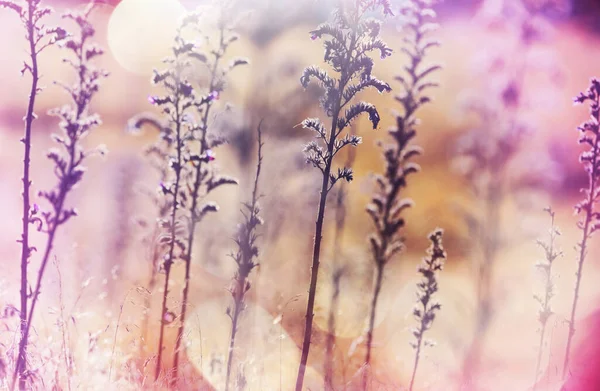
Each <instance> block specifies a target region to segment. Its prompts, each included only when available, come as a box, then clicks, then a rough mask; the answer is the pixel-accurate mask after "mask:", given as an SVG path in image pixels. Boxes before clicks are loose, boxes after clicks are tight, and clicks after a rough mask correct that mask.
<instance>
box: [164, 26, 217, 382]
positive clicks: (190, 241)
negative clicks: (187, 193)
mask: <svg viewBox="0 0 600 391" xmlns="http://www.w3.org/2000/svg"><path fill="white" fill-rule="evenodd" d="M224 39H225V30H224V27H223V26H221V29H220V38H219V48H221V47H222V46H223V44H224ZM214 56H215V60H214V63H213V66H212V69H211V79H210V83H209V92H212V91H213V90H214V88H215V83H216V81H217V69H218V66H219V61H220V59H221V56H222V53H221V51H220V50H218V51H215V52H214ZM211 107H212V104H209V105H207V106H206V109H205V110H204V115H203V117H202V124H201V126H202V127H203V129H202V139H201V140H200V151H199V152H200V153H199V155H202V154H204V153H205V152H206V149H207V147H206V136H207V132H208V120H209V115H210V109H211ZM202 180H203V174H202V161H199V162H198V164H197V166H196V170H195V173H194V185H193V186H194V187H193V190H192V205H191V207H190V211H191V223H190V228H189V232H188V238H187V247H186V254H185V257H184V261H185V278H184V286H183V294H182V300H181V316H180V319H179V328H178V330H177V339H176V341H175V356H174V358H173V381H177V374H178V371H179V353H180V350H181V342H182V340H183V333H184V330H185V319H186V316H187V306H188V296H189V289H190V277H191V275H190V273H191V266H192V250H193V246H194V236H195V231H196V225H197V224H198V220H197V218H196V216H194V214H195V213H196V209H197V207H198V201H199V191H200V186H201V185H202Z"/></svg>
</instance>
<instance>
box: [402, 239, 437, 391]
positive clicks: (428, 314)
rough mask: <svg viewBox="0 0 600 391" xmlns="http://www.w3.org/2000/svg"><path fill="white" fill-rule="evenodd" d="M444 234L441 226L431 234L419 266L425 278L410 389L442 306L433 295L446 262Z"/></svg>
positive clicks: (419, 296)
mask: <svg viewBox="0 0 600 391" xmlns="http://www.w3.org/2000/svg"><path fill="white" fill-rule="evenodd" d="M443 236H444V231H443V230H442V229H440V228H437V229H436V230H435V231H433V232H432V233H430V234H429V240H430V241H431V246H430V247H429V249H428V250H427V255H428V256H427V257H425V258H423V265H421V266H419V273H420V274H421V275H422V276H423V279H422V281H420V282H419V283H417V304H416V305H415V308H414V309H413V315H414V317H415V319H416V320H417V322H419V324H418V326H417V327H416V328H415V329H413V330H412V333H413V335H414V337H415V342H411V346H412V347H413V348H414V349H415V364H414V366H413V372H412V377H411V379H410V387H409V390H410V391H412V390H413V386H414V384H415V376H416V375H417V368H418V366H419V359H420V357H421V349H422V348H423V346H427V345H432V343H431V342H429V341H427V340H425V339H424V336H425V332H426V331H427V330H429V329H430V328H431V326H432V325H433V321H434V320H435V315H436V313H437V312H438V311H439V310H440V309H441V308H442V306H441V304H440V303H438V302H436V301H433V295H434V294H435V293H436V292H437V291H438V281H437V273H438V272H439V271H441V270H442V269H443V268H444V263H445V262H446V251H444V246H443V244H442V239H443Z"/></svg>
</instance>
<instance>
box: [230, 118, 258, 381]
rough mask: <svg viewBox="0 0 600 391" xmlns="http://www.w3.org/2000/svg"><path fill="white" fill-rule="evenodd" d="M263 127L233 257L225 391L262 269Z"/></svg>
mask: <svg viewBox="0 0 600 391" xmlns="http://www.w3.org/2000/svg"><path fill="white" fill-rule="evenodd" d="M261 124H262V123H261ZM261 124H259V125H258V131H257V132H258V151H257V155H258V157H257V162H256V176H255V177H254V186H253V188H252V196H251V199H250V201H249V202H247V203H244V204H243V208H242V216H243V217H244V221H243V222H242V223H241V224H240V225H239V226H238V232H237V235H236V238H235V243H236V244H237V246H238V250H237V252H236V253H235V254H231V258H232V259H233V260H234V261H235V263H236V265H237V271H236V273H235V276H234V279H233V283H232V288H231V290H230V291H231V296H232V298H233V307H228V308H227V315H228V316H229V318H230V319H231V334H230V338H229V350H228V357H227V373H226V377H225V391H228V390H229V382H230V377H231V367H232V364H233V357H234V352H235V337H236V334H237V331H238V326H239V321H240V315H241V314H242V311H243V310H244V307H245V297H246V292H248V291H249V290H250V282H249V281H248V277H249V276H250V273H251V272H252V270H253V269H254V268H255V267H257V266H258V263H257V262H256V260H255V258H257V257H258V255H259V250H258V246H257V244H256V240H257V239H258V234H257V232H256V230H257V229H258V227H259V226H261V225H262V224H263V220H262V218H261V217H260V207H259V205H258V200H259V198H260V195H259V193H258V183H259V179H260V172H261V169H262V162H263V152H262V149H263V145H264V144H263V141H262V129H261Z"/></svg>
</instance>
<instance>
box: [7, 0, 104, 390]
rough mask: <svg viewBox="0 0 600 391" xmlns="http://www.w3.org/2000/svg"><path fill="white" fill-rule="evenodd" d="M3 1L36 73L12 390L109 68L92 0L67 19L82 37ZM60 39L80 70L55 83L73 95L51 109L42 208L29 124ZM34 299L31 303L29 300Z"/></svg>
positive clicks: (40, 13)
mask: <svg viewBox="0 0 600 391" xmlns="http://www.w3.org/2000/svg"><path fill="white" fill-rule="evenodd" d="M0 6H3V7H8V8H11V9H13V10H15V11H16V12H18V13H19V15H20V17H21V21H22V23H23V24H24V25H25V26H26V29H27V34H26V37H27V39H28V41H29V51H30V53H29V54H30V56H31V62H25V64H24V68H23V70H22V73H30V74H31V75H32V80H33V81H32V88H31V93H30V96H29V104H28V109H27V114H26V116H25V123H26V126H25V137H24V138H23V139H22V141H23V143H24V144H25V158H24V161H23V162H24V176H23V184H24V192H23V200H24V204H23V216H24V217H23V234H22V237H21V240H20V242H21V243H22V257H21V306H22V311H21V315H20V317H21V319H20V320H21V322H20V331H21V340H20V342H19V353H18V357H17V361H16V363H15V371H14V375H13V380H12V383H11V389H14V387H15V385H16V382H17V380H18V383H19V388H20V389H25V388H26V387H27V386H26V380H27V346H28V342H29V333H30V330H31V326H32V323H33V315H34V313H35V308H36V305H37V302H38V299H39V295H40V292H41V284H42V280H43V277H44V274H45V271H46V267H47V265H48V261H49V260H50V258H51V255H52V250H53V247H54V239H55V237H56V234H57V232H58V228H59V227H60V226H61V225H63V224H65V223H66V222H67V221H68V220H70V219H71V218H72V217H74V216H76V215H77V212H76V211H75V209H73V208H69V207H67V206H66V205H65V204H66V198H67V195H68V194H69V193H70V192H71V190H72V189H73V188H74V187H75V186H76V185H77V184H78V183H79V182H80V181H81V179H82V177H83V173H84V168H83V166H82V163H83V161H84V160H85V158H86V157H88V156H89V155H91V154H94V153H96V152H101V153H102V151H100V150H92V151H85V150H84V149H83V147H82V146H81V143H80V141H81V140H82V139H83V138H84V137H85V136H86V135H87V134H88V133H89V132H90V130H92V129H93V128H95V127H97V126H98V125H100V119H99V117H98V116H97V115H95V114H90V113H89V105H90V102H91V100H92V97H93V96H94V95H95V94H96V93H97V92H98V89H99V80H100V79H102V78H104V77H105V76H107V73H106V72H104V71H101V70H97V69H95V68H94V67H93V66H92V62H91V60H92V59H94V58H95V57H97V56H99V55H102V54H103V51H102V49H100V48H99V47H97V46H96V45H94V44H90V43H89V42H88V40H89V39H90V38H92V37H93V36H94V34H95V30H94V28H93V26H92V25H91V23H90V22H89V21H88V17H89V14H90V12H91V10H92V8H93V6H94V3H93V2H92V3H91V4H90V5H89V6H88V7H87V8H86V9H85V11H84V12H83V13H81V14H75V13H67V14H65V15H64V18H65V19H70V20H72V21H73V22H75V23H76V24H77V26H78V28H79V34H78V35H79V36H78V37H72V36H70V35H68V34H67V32H66V30H64V29H63V28H61V27H56V28H52V29H47V28H46V27H45V25H44V24H43V22H42V19H43V18H44V17H45V16H47V15H49V14H50V13H51V12H52V11H51V9H50V8H46V7H41V6H40V0H28V1H27V2H26V4H25V7H21V6H19V5H18V4H16V3H14V2H11V1H3V2H0ZM59 42H60V43H61V46H62V47H63V48H65V49H66V50H67V51H68V52H69V53H70V54H72V55H73V56H74V59H71V58H65V59H64V62H65V63H67V64H68V65H70V66H71V67H72V68H73V69H74V70H75V73H76V74H77V77H78V80H77V82H76V84H75V85H74V86H68V85H64V84H62V83H60V82H56V84H57V85H59V86H61V87H63V88H64V89H65V91H66V92H67V93H68V94H69V96H70V97H71V98H72V101H73V102H72V105H71V106H64V107H62V108H59V109H55V110H52V111H51V112H50V114H51V115H54V116H57V117H59V118H60V119H61V122H60V124H59V126H60V128H61V129H62V131H63V134H62V135H53V140H54V141H55V142H56V143H57V145H58V146H59V148H58V149H52V150H50V151H49V152H48V154H47V157H48V159H49V160H50V161H51V162H53V164H54V166H55V167H54V173H55V175H56V177H57V184H56V186H55V188H54V189H52V190H49V191H40V193H39V196H40V198H43V199H45V200H46V201H48V203H49V204H50V210H48V211H43V210H40V208H39V206H38V205H37V204H35V205H34V206H33V207H31V205H30V198H29V197H30V194H29V193H30V186H31V179H30V177H29V166H30V153H31V129H32V123H33V120H34V119H35V117H36V116H35V114H34V106H35V97H36V95H37V94H38V93H39V92H40V91H41V89H40V87H38V82H39V69H38V55H39V54H40V53H41V52H43V51H44V50H45V49H46V48H48V47H50V46H52V45H54V44H57V43H59ZM29 224H34V225H35V226H36V228H37V229H38V230H39V231H42V232H44V233H45V234H46V241H45V245H44V250H43V252H42V258H41V263H40V266H39V269H38V270H37V278H36V282H35V285H34V289H33V290H32V291H31V292H27V289H30V288H29V281H28V278H27V272H28V271H27V264H28V262H29V258H30V256H31V251H32V248H33V247H31V246H30V244H29V238H28V233H29V231H28V226H29ZM29 299H31V304H30V305H29V308H27V306H28V300H29Z"/></svg>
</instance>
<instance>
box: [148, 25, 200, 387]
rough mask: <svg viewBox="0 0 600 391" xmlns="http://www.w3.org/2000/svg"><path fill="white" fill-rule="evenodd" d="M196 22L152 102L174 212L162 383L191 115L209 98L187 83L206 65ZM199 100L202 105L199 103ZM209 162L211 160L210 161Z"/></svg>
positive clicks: (178, 44) (167, 238)
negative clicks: (160, 119) (194, 38)
mask: <svg viewBox="0 0 600 391" xmlns="http://www.w3.org/2000/svg"><path fill="white" fill-rule="evenodd" d="M192 22H193V20H191V19H190V18H186V19H185V20H184V21H183V23H182V25H181V26H180V27H179V29H178V31H177V36H176V37H175V43H174V46H173V48H172V52H173V55H172V57H170V58H169V59H167V60H165V62H166V63H167V64H168V68H167V69H166V70H164V71H160V72H159V71H155V72H154V77H153V79H152V82H153V83H154V84H159V85H161V86H162V87H163V88H164V89H165V92H166V95H164V96H151V97H150V98H149V99H148V100H149V101H150V103H151V104H153V105H156V106H158V107H160V108H161V109H162V113H163V114H164V115H165V117H166V119H167V123H166V124H165V125H164V126H162V127H161V133H160V139H159V141H158V142H157V144H156V147H155V148H156V150H157V151H164V152H163V155H164V157H165V158H166V159H167V160H166V163H167V165H168V167H169V168H170V172H169V175H168V180H167V181H164V182H161V183H160V191H161V192H162V193H163V195H164V196H165V197H167V198H169V199H170V201H169V204H170V205H171V210H170V211H169V216H168V218H167V219H163V220H162V221H160V224H161V226H162V228H163V229H164V233H163V235H162V236H161V239H160V243H161V244H164V245H165V246H166V247H167V250H166V252H165V254H164V256H163V263H162V270H164V273H165V283H164V290H163V297H162V308H161V315H160V335H159V342H158V356H157V361H156V370H155V374H154V378H155V380H158V378H159V376H160V373H161V367H162V353H163V340H164V331H165V326H166V325H167V324H170V323H172V322H173V321H174V317H175V315H174V312H173V311H170V310H169V309H168V307H167V298H168V296H169V279H170V276H171V268H172V266H173V263H174V262H175V260H176V259H177V258H181V257H182V255H183V254H184V253H185V250H186V244H185V242H184V239H183V238H182V235H184V233H183V230H184V228H183V227H182V223H181V221H180V220H179V219H178V211H179V209H180V206H181V205H180V204H181V195H180V192H181V189H182V188H183V183H182V177H183V175H184V174H185V172H184V170H185V169H184V167H185V154H186V149H185V137H186V135H187V134H188V132H186V131H185V130H186V127H192V126H193V123H190V121H191V117H190V115H189V112H191V110H192V108H193V107H194V105H195V104H200V103H202V101H204V100H205V99H207V98H197V97H196V96H195V94H194V89H193V87H192V85H191V84H190V82H189V81H188V79H187V76H186V74H185V73H186V71H189V70H190V68H191V67H192V61H193V60H196V59H197V58H198V56H201V57H200V61H205V60H206V59H205V57H204V55H198V54H197V52H196V46H195V44H194V43H192V42H188V41H186V40H185V39H184V38H183V37H182V30H183V29H184V28H185V27H187V26H188V25H189V24H190V23H192ZM198 99H199V100H200V102H197V101H198ZM206 159H208V157H206Z"/></svg>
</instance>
